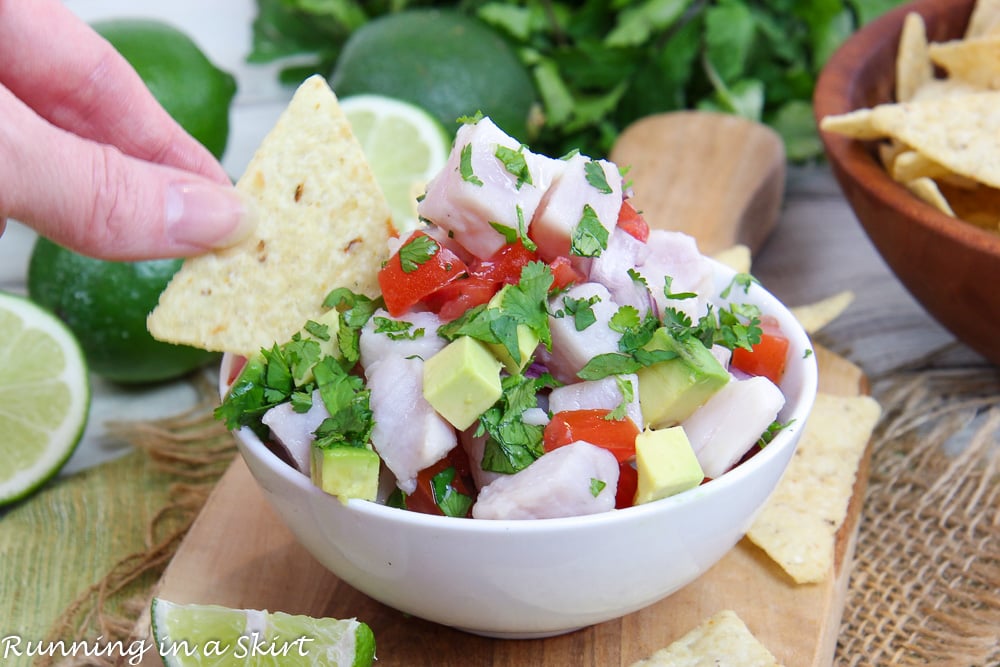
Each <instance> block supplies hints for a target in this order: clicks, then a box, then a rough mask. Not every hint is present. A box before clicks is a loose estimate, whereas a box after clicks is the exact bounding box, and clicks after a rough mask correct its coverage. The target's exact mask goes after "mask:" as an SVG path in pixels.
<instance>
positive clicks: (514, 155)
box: [494, 145, 533, 190]
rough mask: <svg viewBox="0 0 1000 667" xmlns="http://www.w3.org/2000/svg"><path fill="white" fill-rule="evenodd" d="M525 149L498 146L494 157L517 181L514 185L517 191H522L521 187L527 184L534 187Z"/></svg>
mask: <svg viewBox="0 0 1000 667" xmlns="http://www.w3.org/2000/svg"><path fill="white" fill-rule="evenodd" d="M523 149H524V147H523V146H522V147H521V148H519V149H517V150H514V149H513V148H509V147H507V146H500V145H498V146H497V149H496V151H495V152H494V155H495V156H496V158H497V159H498V160H500V162H501V163H502V164H503V166H504V169H506V170H507V172H508V173H510V175H511V176H514V177H515V178H516V179H517V182H516V183H515V184H514V188H515V189H517V190H520V189H521V186H522V185H524V184H525V183H527V184H528V185H532V184H533V183H532V181H531V171H530V170H529V169H528V162H527V160H525V159H524V152H523Z"/></svg>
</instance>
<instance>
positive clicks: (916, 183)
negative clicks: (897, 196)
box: [904, 177, 955, 218]
mask: <svg viewBox="0 0 1000 667" xmlns="http://www.w3.org/2000/svg"><path fill="white" fill-rule="evenodd" d="M904 185H905V186H906V187H907V188H908V189H909V191H910V192H912V193H913V194H915V195H916V196H917V197H918V198H920V199H921V200H923V201H925V202H927V203H928V204H930V205H931V206H933V207H934V208H936V209H937V210H939V211H940V212H941V213H944V214H945V215H948V216H951V217H952V218H954V217H955V211H954V210H953V209H952V208H951V204H949V203H948V200H947V199H945V196H944V195H943V194H941V188H940V187H939V186H938V184H937V183H936V182H935V181H934V179H932V178H927V177H923V178H915V179H913V180H912V181H907V182H906V183H904Z"/></svg>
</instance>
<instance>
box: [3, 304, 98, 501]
mask: <svg viewBox="0 0 1000 667" xmlns="http://www.w3.org/2000/svg"><path fill="white" fill-rule="evenodd" d="M0 369H3V372H0V433H2V434H3V437H2V438H0V461H3V465H0V505H4V504H7V503H11V502H14V501H16V500H20V499H21V498H24V497H25V496H26V495H28V494H29V493H31V492H32V491H34V490H35V489H37V488H38V487H40V486H41V485H42V484H44V483H45V482H46V481H47V480H48V479H50V478H51V477H52V476H54V475H55V474H56V473H57V472H59V469H60V468H61V467H62V465H63V464H64V463H65V462H66V459H68V458H69V456H70V454H72V453H73V450H74V449H75V448H76V444H77V443H78V442H79V441H80V436H81V435H83V427H84V426H85V425H86V423H87V413H88V410H89V408H90V384H89V379H88V375H87V365H86V362H85V361H84V358H83V352H82V351H81V350H80V345H79V344H78V343H77V341H76V339H75V338H74V337H73V334H72V333H71V332H70V330H69V329H67V328H66V325H64V324H63V323H62V322H61V321H60V320H59V319H58V318H56V316H55V315H53V314H52V313H50V312H48V311H47V310H44V309H42V308H41V307H40V306H38V305H36V304H34V303H32V302H31V301H29V300H27V299H25V298H22V297H19V296H14V295H12V294H7V293H3V292H0Z"/></svg>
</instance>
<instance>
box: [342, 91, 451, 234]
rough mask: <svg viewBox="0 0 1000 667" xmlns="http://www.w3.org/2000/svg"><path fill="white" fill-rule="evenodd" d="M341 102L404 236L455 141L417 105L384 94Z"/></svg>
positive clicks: (410, 227) (394, 219) (414, 222)
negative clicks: (418, 199)
mask: <svg viewBox="0 0 1000 667" xmlns="http://www.w3.org/2000/svg"><path fill="white" fill-rule="evenodd" d="M340 106H341V108H342V109H343V110H344V114H345V115H346V116H347V119H348V120H349V121H350V123H351V129H352V130H354V134H355V136H357V138H358V141H359V142H360V143H361V147H362V149H363V150H364V153H365V157H366V158H368V163H369V165H370V166H371V169H372V172H373V173H374V175H375V180H376V181H377V182H378V184H379V186H380V187H381V188H382V192H383V194H385V198H386V199H387V200H388V201H389V207H390V208H391V209H392V221H393V225H394V226H395V227H396V230H397V231H399V232H400V233H401V234H403V233H405V232H408V231H410V230H412V229H413V228H414V227H416V226H417V220H418V218H417V197H419V196H420V195H421V194H423V192H424V189H425V187H426V185H427V182H428V181H429V180H430V179H431V178H432V177H433V176H435V175H436V174H437V173H438V172H439V171H441V169H442V168H443V167H444V164H445V162H446V161H447V159H448V151H449V150H450V147H451V139H450V137H449V136H448V134H447V133H446V132H445V129H444V127H442V125H441V123H439V122H438V121H437V120H436V119H435V118H434V117H433V116H431V115H430V114H429V113H427V112H426V111H424V110H423V109H421V108H420V107H418V106H415V105H413V104H410V103H409V102H402V101H400V100H396V99H393V98H391V97H383V96H381V95H354V96H350V97H345V98H344V99H342V100H340Z"/></svg>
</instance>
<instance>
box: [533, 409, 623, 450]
mask: <svg viewBox="0 0 1000 667" xmlns="http://www.w3.org/2000/svg"><path fill="white" fill-rule="evenodd" d="M610 413H611V411H610V410H601V409H593V410H565V411H563V412H557V413H556V414H554V415H553V416H552V420H551V421H549V423H548V424H547V425H546V426H545V431H544V433H543V435H542V445H543V446H544V447H545V451H547V452H550V451H552V450H553V449H556V448H557V447H562V446H564V445H568V444H570V443H573V442H576V441H577V440H585V441H587V442H589V443H590V444H592V445H597V446H598V447H603V448H604V449H607V450H608V451H610V452H611V453H612V454H614V455H615V458H616V459H618V462H619V463H621V462H622V461H627V460H629V459H630V458H632V457H633V456H635V437H636V436H637V435H639V428H638V427H637V426H636V425H635V422H633V421H632V420H631V419H629V418H628V417H624V418H622V419H608V418H607V416H608V415H609V414H610Z"/></svg>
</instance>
